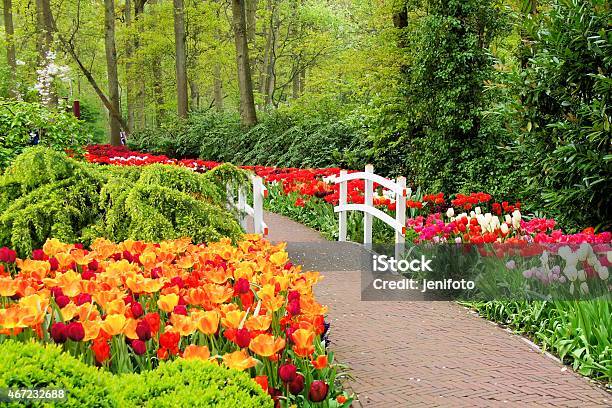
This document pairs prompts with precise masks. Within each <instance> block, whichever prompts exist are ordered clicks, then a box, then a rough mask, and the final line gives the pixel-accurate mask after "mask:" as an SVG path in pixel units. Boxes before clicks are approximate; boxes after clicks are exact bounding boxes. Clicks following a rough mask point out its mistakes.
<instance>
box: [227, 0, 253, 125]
mask: <svg viewBox="0 0 612 408" xmlns="http://www.w3.org/2000/svg"><path fill="white" fill-rule="evenodd" d="M232 25H233V28H234V40H235V42H236V65H237V67H238V88H239V89H240V117H241V118H242V123H243V124H244V125H246V126H253V125H255V124H257V113H256V111H255V100H254V98H253V82H252V79H251V67H250V64H249V47H248V44H247V35H246V21H245V7H244V0H232Z"/></svg>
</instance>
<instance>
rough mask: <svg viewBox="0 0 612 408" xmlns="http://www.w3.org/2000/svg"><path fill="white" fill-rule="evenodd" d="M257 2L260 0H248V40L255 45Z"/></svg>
mask: <svg viewBox="0 0 612 408" xmlns="http://www.w3.org/2000/svg"><path fill="white" fill-rule="evenodd" d="M257 3H258V0H246V25H247V40H248V42H249V43H251V45H252V46H255V35H256V34H257Z"/></svg>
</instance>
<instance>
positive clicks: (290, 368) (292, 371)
mask: <svg viewBox="0 0 612 408" xmlns="http://www.w3.org/2000/svg"><path fill="white" fill-rule="evenodd" d="M278 376H279V377H280V379H281V380H283V382H285V383H289V382H292V381H293V380H295V378H296V376H297V367H296V366H295V365H293V364H283V365H282V366H280V367H278Z"/></svg>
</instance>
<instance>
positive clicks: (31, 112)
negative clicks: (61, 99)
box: [0, 99, 91, 169]
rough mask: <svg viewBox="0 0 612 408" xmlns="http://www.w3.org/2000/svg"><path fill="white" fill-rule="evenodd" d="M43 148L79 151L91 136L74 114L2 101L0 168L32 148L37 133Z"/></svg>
mask: <svg viewBox="0 0 612 408" xmlns="http://www.w3.org/2000/svg"><path fill="white" fill-rule="evenodd" d="M34 133H37V134H38V135H39V143H40V145H42V146H47V147H51V148H52V149H55V150H58V151H63V150H65V149H72V150H79V149H80V148H81V147H82V146H83V145H84V144H85V143H87V142H88V141H89V140H90V139H91V136H90V135H89V134H87V132H86V130H85V127H84V125H83V123H82V122H80V121H79V120H77V119H76V118H75V117H74V116H73V115H72V114H70V113H67V112H62V111H50V110H48V109H47V108H45V107H43V106H42V105H39V104H37V103H29V102H18V101H8V100H4V99H0V169H2V168H5V167H7V166H8V165H9V163H10V162H11V160H12V159H13V158H14V157H15V156H17V155H19V154H20V153H21V152H22V151H23V149H25V148H26V147H28V146H31V145H32V143H33V142H32V141H31V139H32V137H33V134H34Z"/></svg>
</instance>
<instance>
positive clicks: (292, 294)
mask: <svg viewBox="0 0 612 408" xmlns="http://www.w3.org/2000/svg"><path fill="white" fill-rule="evenodd" d="M287 300H289V302H299V300H300V292H298V291H297V290H290V291H289V293H288V294H287Z"/></svg>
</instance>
